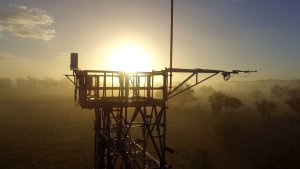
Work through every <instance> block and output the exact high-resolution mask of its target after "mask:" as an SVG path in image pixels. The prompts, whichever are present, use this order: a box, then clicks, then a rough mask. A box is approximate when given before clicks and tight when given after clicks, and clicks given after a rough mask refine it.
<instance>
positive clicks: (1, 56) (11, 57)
mask: <svg viewBox="0 0 300 169" xmlns="http://www.w3.org/2000/svg"><path fill="white" fill-rule="evenodd" d="M14 59H16V57H15V56H14V55H13V54H11V53H9V52H1V53H0V60H14Z"/></svg>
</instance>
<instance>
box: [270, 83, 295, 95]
mask: <svg viewBox="0 0 300 169" xmlns="http://www.w3.org/2000/svg"><path fill="white" fill-rule="evenodd" d="M271 93H272V95H273V96H275V97H277V98H286V97H287V96H288V95H289V93H290V87H287V86H279V85H274V86H272V87H271Z"/></svg>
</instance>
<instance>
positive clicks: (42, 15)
mask: <svg viewBox="0 0 300 169" xmlns="http://www.w3.org/2000/svg"><path fill="white" fill-rule="evenodd" d="M9 6H11V7H14V8H16V9H17V11H13V12H0V33H1V32H7V33H10V34H12V35H14V36H16V37H20V38H30V39H40V40H50V39H52V38H53V37H55V30H54V29H52V28H47V27H49V26H51V25H52V23H53V22H54V19H53V17H51V16H50V15H48V14H47V13H46V11H44V10H41V9H37V8H28V7H27V6H24V5H16V4H10V5H9Z"/></svg>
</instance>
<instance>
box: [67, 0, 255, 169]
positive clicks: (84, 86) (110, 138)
mask: <svg viewBox="0 0 300 169" xmlns="http://www.w3.org/2000/svg"><path fill="white" fill-rule="evenodd" d="M172 50H173V0H171V38H170V67H169V68H165V69H163V70H159V71H154V70H153V71H151V72H133V73H127V72H122V71H111V70H80V69H79V68H78V54H77V53H71V65H70V69H71V70H72V71H73V73H72V74H70V75H65V76H66V77H67V78H68V79H69V80H70V81H71V82H72V83H73V84H74V99H75V102H76V103H77V104H78V105H79V106H81V107H82V108H83V109H93V110H94V112H95V120H94V130H95V147H94V169H166V168H170V167H169V166H168V165H167V161H166V152H171V153H173V152H174V150H173V149H171V148H169V147H168V146H167V144H166V135H167V123H166V119H167V109H168V107H167V105H168V104H167V103H168V100H169V99H171V98H173V97H175V96H177V95H178V94H180V93H182V92H184V91H186V90H189V89H190V88H192V87H194V86H196V85H198V84H200V83H202V82H204V81H206V80H208V79H210V78H212V77H213V76H215V75H217V74H221V75H222V76H223V78H224V80H228V79H229V78H230V77H231V76H232V75H233V74H238V73H252V72H256V71H241V70H233V71H223V70H212V69H182V68H173V66H172V53H173V52H172ZM137 64H138V63H137ZM178 73H185V74H187V77H186V79H184V80H183V81H182V82H181V83H179V84H178V85H176V86H174V87H173V86H172V76H173V74H178ZM187 83H189V84H190V86H189V87H188V88H184V89H183V88H182V86H183V85H184V84H187Z"/></svg>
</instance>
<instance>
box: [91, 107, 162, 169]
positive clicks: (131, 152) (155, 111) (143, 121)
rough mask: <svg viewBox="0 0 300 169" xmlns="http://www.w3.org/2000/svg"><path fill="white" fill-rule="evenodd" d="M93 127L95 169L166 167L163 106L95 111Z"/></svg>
mask: <svg viewBox="0 0 300 169" xmlns="http://www.w3.org/2000/svg"><path fill="white" fill-rule="evenodd" d="M94 126H95V128H94V129H95V156H94V168H95V169H113V168H126V169H144V168H149V169H155V168H166V167H167V166H166V159H165V147H166V107H165V106H161V107H158V106H152V107H146V106H144V107H135V108H129V107H118V108H112V107H108V108H97V109H95V124H94ZM147 151H151V152H152V154H151V155H150V154H149V153H148V152H147ZM156 159H159V161H158V160H156Z"/></svg>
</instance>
